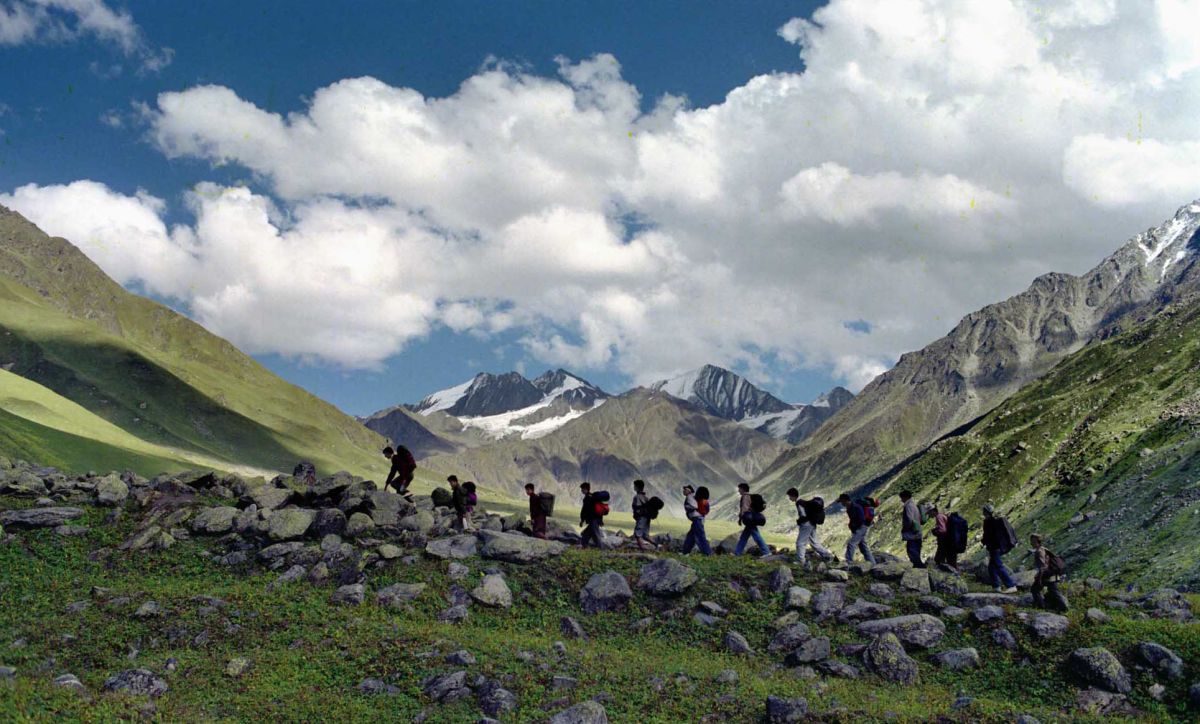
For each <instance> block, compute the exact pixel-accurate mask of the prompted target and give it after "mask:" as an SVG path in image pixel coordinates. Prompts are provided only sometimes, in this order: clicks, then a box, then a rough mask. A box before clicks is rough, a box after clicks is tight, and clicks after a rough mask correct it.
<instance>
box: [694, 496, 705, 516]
mask: <svg viewBox="0 0 1200 724" xmlns="http://www.w3.org/2000/svg"><path fill="white" fill-rule="evenodd" d="M696 512H697V513H699V514H700V515H705V516H706V515H708V498H705V499H704V500H697V501H696Z"/></svg>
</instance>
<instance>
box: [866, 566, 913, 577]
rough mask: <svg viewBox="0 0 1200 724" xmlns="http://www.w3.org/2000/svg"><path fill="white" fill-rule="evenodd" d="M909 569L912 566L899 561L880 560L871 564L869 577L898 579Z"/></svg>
mask: <svg viewBox="0 0 1200 724" xmlns="http://www.w3.org/2000/svg"><path fill="white" fill-rule="evenodd" d="M911 569H912V566H910V565H909V564H908V563H903V562H901V561H881V562H879V563H877V564H875V565H874V566H871V577H872V578H874V579H875V580H877V581H899V580H900V579H902V578H904V574H905V572H906V571H909V570H911Z"/></svg>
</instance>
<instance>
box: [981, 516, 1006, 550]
mask: <svg viewBox="0 0 1200 724" xmlns="http://www.w3.org/2000/svg"><path fill="white" fill-rule="evenodd" d="M1009 542H1010V541H1009V540H1008V531H1007V530H1006V526H1005V524H1004V518H1001V517H1000V516H998V515H993V516H992V517H991V518H984V519H983V547H984V548H987V549H988V550H989V551H995V550H1000V551H1002V550H1004V549H1006V548H1009V549H1010V550H1011V548H1010V547H1009Z"/></svg>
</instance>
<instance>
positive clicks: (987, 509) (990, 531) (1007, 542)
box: [983, 503, 1017, 593]
mask: <svg viewBox="0 0 1200 724" xmlns="http://www.w3.org/2000/svg"><path fill="white" fill-rule="evenodd" d="M983 547H984V548H986V549H987V552H988V574H989V575H990V576H991V578H992V587H993V588H995V589H996V592H997V593H1016V592H1017V584H1016V583H1014V582H1013V578H1012V574H1011V573H1009V572H1008V568H1007V567H1005V565H1004V556H1005V554H1007V553H1008V552H1009V551H1011V550H1012V549H1013V548H1016V547H1017V534H1016V533H1015V532H1014V531H1013V527H1012V525H1010V524H1009V522H1008V521H1007V520H1005V519H1004V517H1003V516H999V515H996V508H995V507H994V506H993V505H992V504H991V503H988V504H987V505H984V506H983Z"/></svg>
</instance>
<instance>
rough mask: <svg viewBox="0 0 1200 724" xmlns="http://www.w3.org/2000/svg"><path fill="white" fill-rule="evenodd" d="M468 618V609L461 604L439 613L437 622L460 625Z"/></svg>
mask: <svg viewBox="0 0 1200 724" xmlns="http://www.w3.org/2000/svg"><path fill="white" fill-rule="evenodd" d="M467 616H468V611H467V607H466V606H464V605H463V604H461V603H460V604H456V605H454V606H451V607H450V608H447V609H446V610H445V611H442V612H440V613H438V615H437V620H439V621H442V622H443V623H460V622H462V621H466V620H467Z"/></svg>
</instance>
